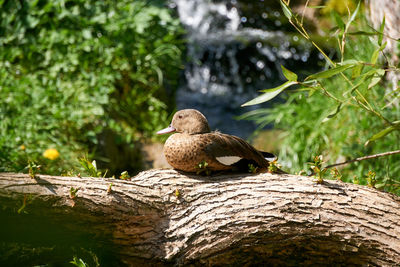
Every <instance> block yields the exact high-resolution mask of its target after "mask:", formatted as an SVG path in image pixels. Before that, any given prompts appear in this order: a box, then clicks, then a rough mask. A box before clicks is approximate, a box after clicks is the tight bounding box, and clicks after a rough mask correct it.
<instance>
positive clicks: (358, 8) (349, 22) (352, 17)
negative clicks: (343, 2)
mask: <svg viewBox="0 0 400 267" xmlns="http://www.w3.org/2000/svg"><path fill="white" fill-rule="evenodd" d="M360 4H361V1H358V4H357V7H356V9H355V10H354V12H353V14H352V15H351V17H350V20H349V21H348V22H347V23H346V30H347V29H348V28H349V27H350V24H351V23H352V22H353V20H354V19H355V18H356V16H357V13H358V11H359V10H360Z"/></svg>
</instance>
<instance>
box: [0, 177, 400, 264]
mask: <svg viewBox="0 0 400 267" xmlns="http://www.w3.org/2000/svg"><path fill="white" fill-rule="evenodd" d="M111 184H112V185H111ZM110 185H111V186H110ZM71 188H73V189H78V191H77V192H76V193H75V196H74V194H73V193H72V194H71ZM0 207H1V211H0V216H1V223H0V228H1V230H0V231H1V232H0V234H1V236H2V239H0V240H1V241H0V255H1V256H0V265H2V266H8V265H34V264H50V265H51V264H55V265H57V264H66V263H68V262H69V261H70V260H72V256H73V255H77V256H78V257H81V258H82V256H80V255H86V256H84V257H89V258H90V257H92V260H91V263H92V264H90V265H91V266H95V265H96V261H99V262H100V264H101V265H102V266H109V265H112V266H135V265H138V264H142V265H195V266H200V265H212V266H214V265H237V266H242V265H257V264H260V263H262V264H264V265H266V264H269V265H286V266H288V265H289V266H291V265H292V266H295V265H325V266H326V265H346V266H348V265H380V266H385V265H386V266H387V265H390V266H394V265H399V264H400V238H399V237H400V198H399V197H396V196H394V195H391V194H387V193H384V192H380V191H378V190H375V189H371V188H368V187H365V186H358V185H353V184H346V183H343V182H340V181H331V180H327V181H325V182H324V183H323V184H321V185H320V184H316V183H315V182H314V181H313V180H312V179H311V178H309V177H302V176H294V175H273V174H265V173H264V174H257V175H249V174H225V175H219V176H211V177H200V176H196V175H187V174H181V173H179V172H177V171H174V170H150V171H146V172H142V173H140V174H138V175H137V176H136V177H133V178H132V180H131V181H124V180H116V179H102V178H77V177H57V176H46V175H39V176H38V177H37V178H35V179H32V178H30V177H29V176H28V175H26V174H14V173H1V174H0ZM61 252H62V253H61Z"/></svg>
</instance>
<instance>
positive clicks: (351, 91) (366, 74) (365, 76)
mask: <svg viewBox="0 0 400 267" xmlns="http://www.w3.org/2000/svg"><path fill="white" fill-rule="evenodd" d="M376 71H377V69H372V70H370V71H368V72H366V73H364V74H363V75H361V78H360V79H359V80H358V82H357V83H356V84H355V85H353V86H352V87H351V88H350V90H347V91H346V92H344V93H343V96H345V95H347V94H348V93H353V92H354V90H356V89H357V88H358V87H360V86H361V85H362V84H364V82H365V80H366V79H367V78H369V77H371V76H372V75H374V74H375V72H376Z"/></svg>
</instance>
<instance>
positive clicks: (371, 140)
mask: <svg viewBox="0 0 400 267" xmlns="http://www.w3.org/2000/svg"><path fill="white" fill-rule="evenodd" d="M394 130H396V127H394V126H389V127H387V128H386V129H384V130H382V131H380V132H379V133H377V134H374V135H373V136H372V137H371V138H370V139H369V140H368V141H367V142H365V144H364V145H365V146H368V145H369V143H371V142H373V141H375V140H378V139H380V138H382V137H384V136H386V135H388V134H389V133H391V132H393V131H394Z"/></svg>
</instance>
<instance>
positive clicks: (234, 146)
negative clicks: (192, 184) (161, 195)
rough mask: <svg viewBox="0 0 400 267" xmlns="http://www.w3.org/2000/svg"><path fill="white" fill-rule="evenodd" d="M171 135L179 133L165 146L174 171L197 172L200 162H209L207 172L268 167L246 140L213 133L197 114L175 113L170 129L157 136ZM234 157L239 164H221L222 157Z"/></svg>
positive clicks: (191, 111) (199, 114)
mask: <svg viewBox="0 0 400 267" xmlns="http://www.w3.org/2000/svg"><path fill="white" fill-rule="evenodd" d="M169 132H176V133H175V134H173V135H171V136H170V137H169V138H168V139H167V141H166V142H165V145H164V154H165V157H166V159H167V161H168V163H169V164H170V165H171V166H172V167H174V168H175V169H178V170H182V171H186V172H197V171H198V170H199V163H201V162H207V164H208V165H207V169H208V170H211V171H223V170H231V169H238V168H239V169H240V168H241V167H243V168H244V169H246V168H248V166H247V165H248V164H249V163H251V164H253V165H254V166H255V167H259V168H260V169H264V170H265V169H267V168H268V166H269V162H268V161H267V160H266V159H265V158H264V156H263V154H262V152H260V151H257V150H256V149H255V148H254V147H252V146H251V145H250V144H248V143H247V142H246V141H244V140H243V139H241V138H239V137H236V136H233V135H228V134H223V133H220V132H210V128H209V126H208V122H207V119H206V118H205V117H204V115H203V114H201V113H200V112H199V111H197V110H194V109H185V110H181V111H178V112H177V113H175V115H174V117H173V119H172V123H171V125H170V127H168V128H166V129H164V130H161V131H159V132H158V133H159V134H164V133H169ZM270 155H272V154H270ZM232 156H233V157H234V158H238V160H239V159H240V161H238V162H235V164H231V165H227V164H223V163H221V160H220V159H221V157H222V158H224V157H232ZM241 165H243V166H241ZM246 171H247V170H246Z"/></svg>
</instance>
